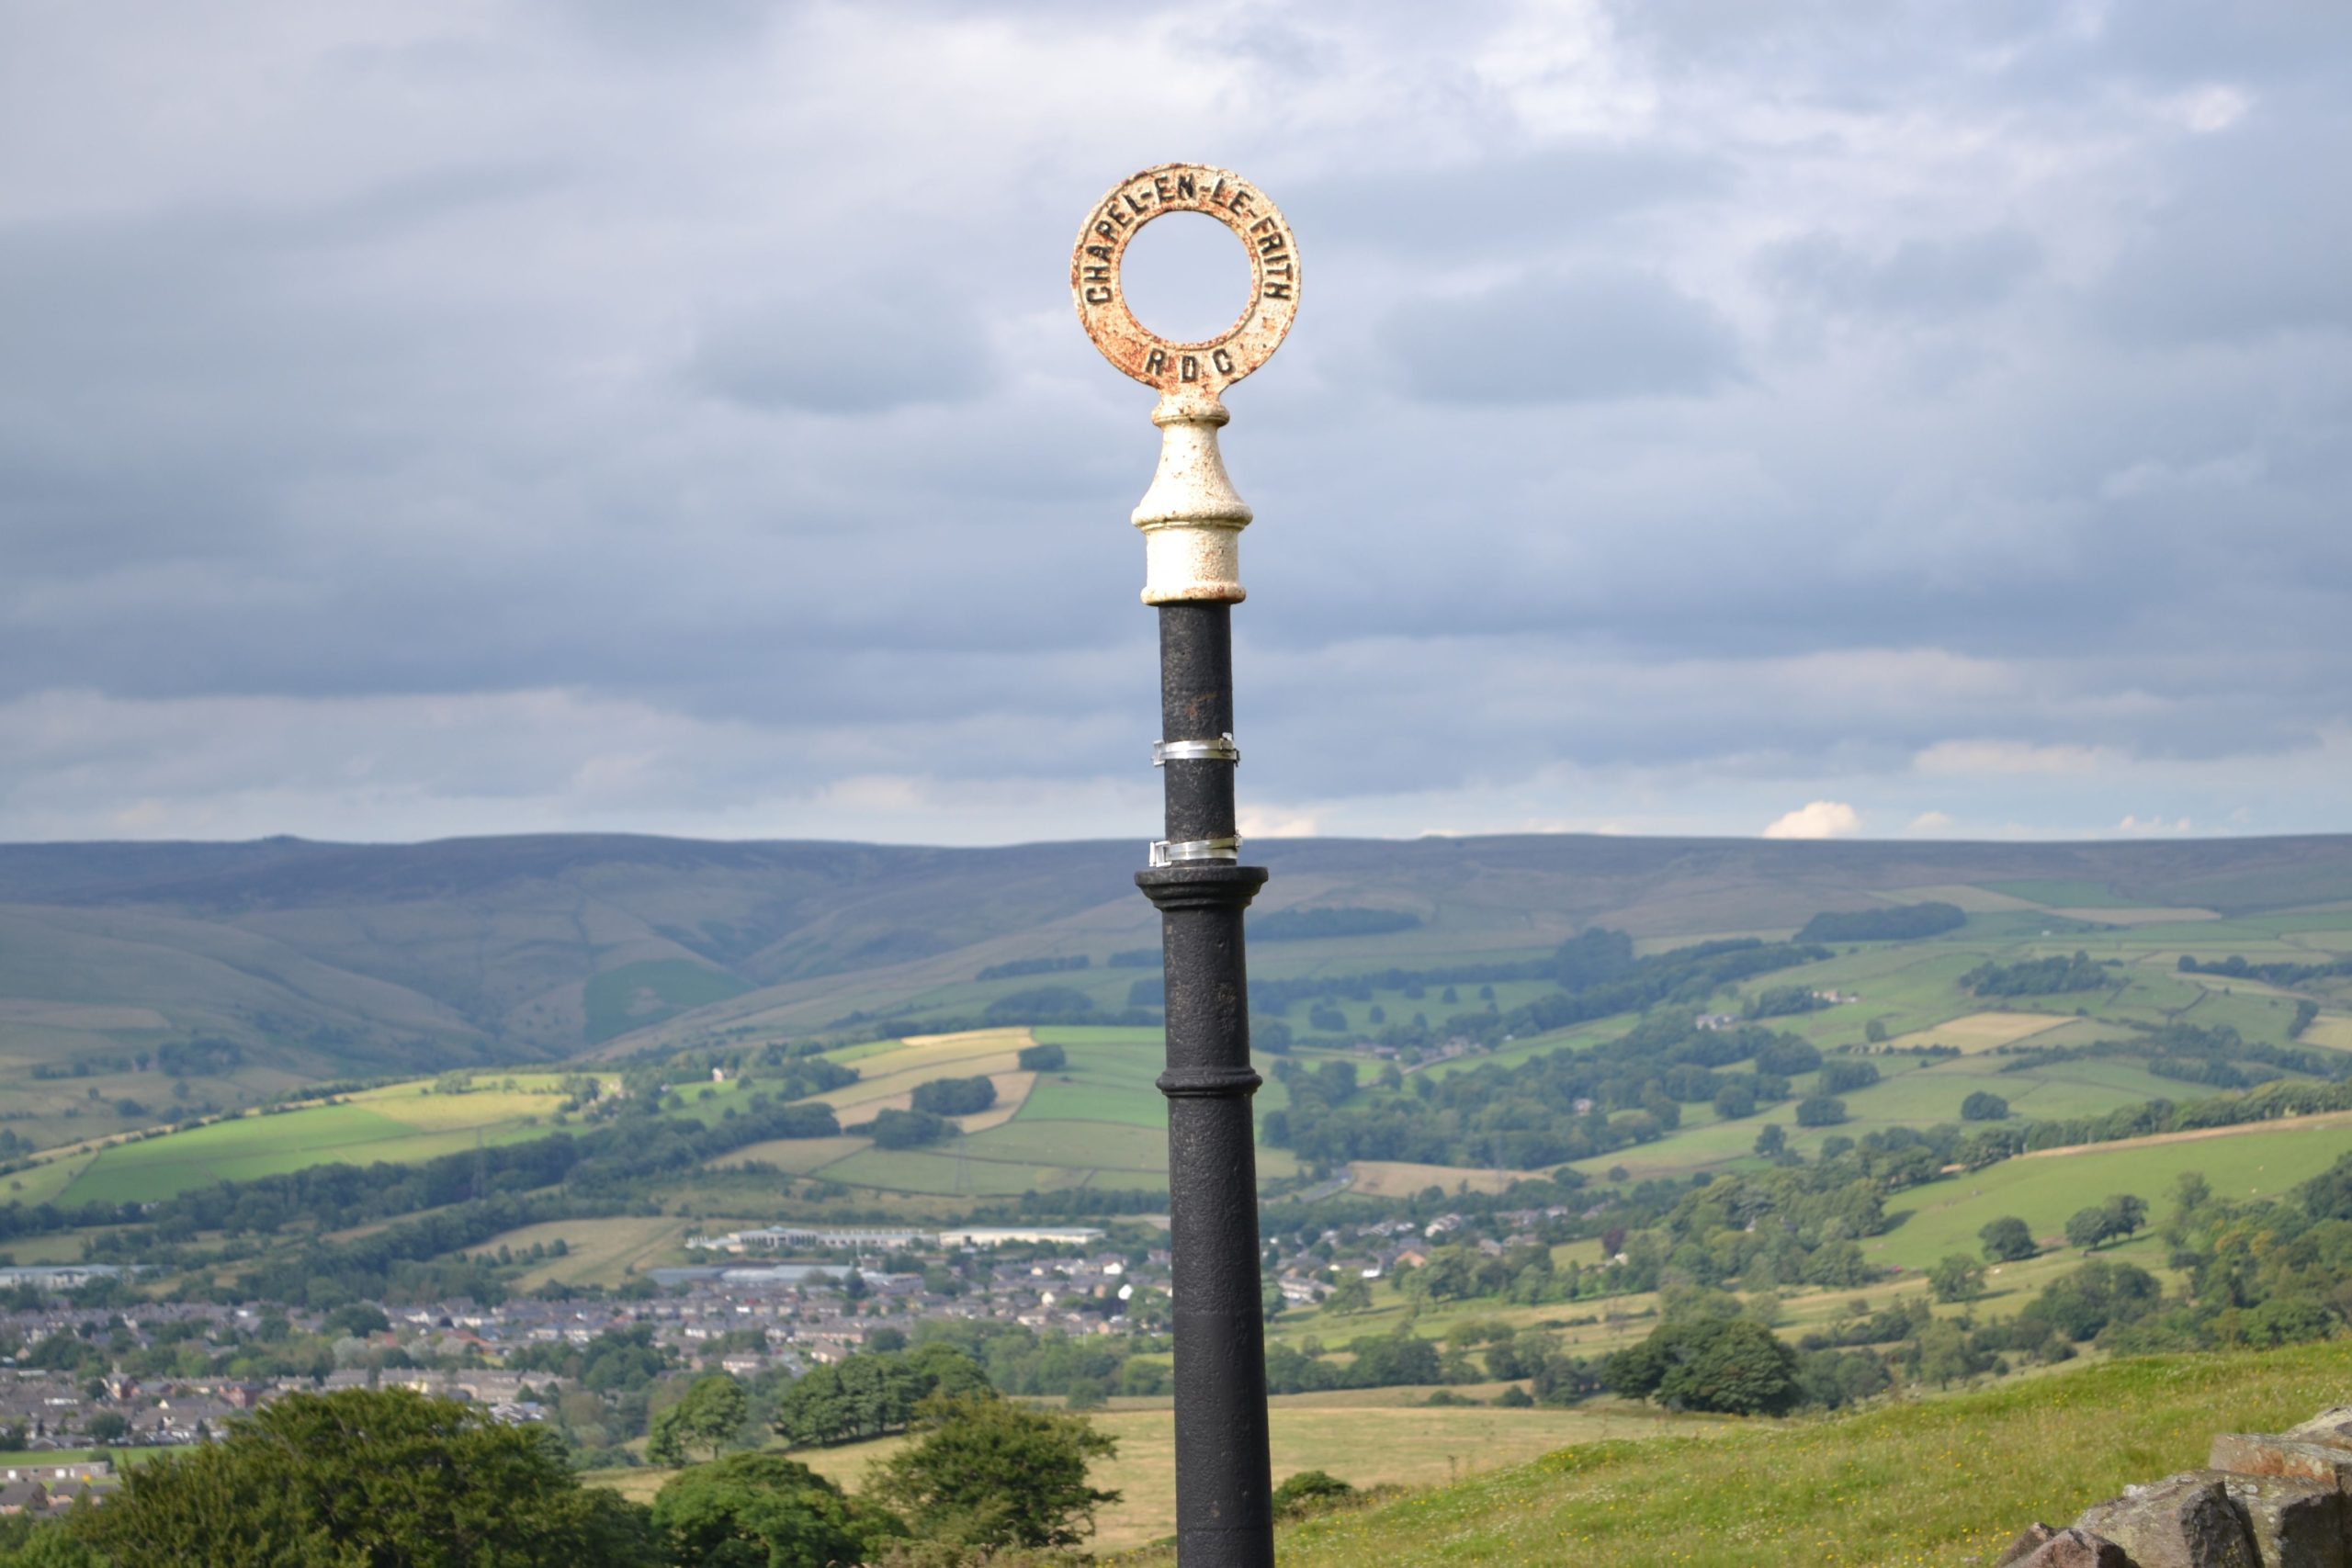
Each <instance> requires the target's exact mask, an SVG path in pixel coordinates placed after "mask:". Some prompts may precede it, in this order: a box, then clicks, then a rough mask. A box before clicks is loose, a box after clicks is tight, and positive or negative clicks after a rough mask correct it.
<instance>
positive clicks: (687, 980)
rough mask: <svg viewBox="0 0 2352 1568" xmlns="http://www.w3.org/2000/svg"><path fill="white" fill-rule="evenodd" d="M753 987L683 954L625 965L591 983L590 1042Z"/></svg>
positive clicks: (588, 992)
mask: <svg viewBox="0 0 2352 1568" xmlns="http://www.w3.org/2000/svg"><path fill="white" fill-rule="evenodd" d="M750 989H751V987H749V986H747V985H745V984H744V983H743V982H742V981H741V980H738V979H737V978H736V977H735V976H732V975H729V974H728V973H727V972H726V971H725V970H722V969H711V968H707V967H705V966H704V965H702V964H694V963H689V962H688V961H687V960H685V959H683V958H655V959H648V960H646V961H644V962H642V963H638V964H622V965H621V966H620V967H619V968H617V969H607V970H606V971H605V973H603V974H602V975H598V976H595V977H594V978H593V979H591V980H590V981H589V982H588V986H587V989H586V992H585V994H584V996H583V998H582V1005H583V1006H584V1007H585V1008H586V1010H587V1013H588V1043H590V1044H592V1045H597V1044H602V1043H604V1042H605V1041H607V1040H611V1039H613V1038H615V1037H616V1036H618V1035H622V1034H626V1033H628V1032H629V1031H630V1030H632V1029H643V1028H645V1027H647V1026H648V1025H649V1024H655V1023H660V1022H662V1021H663V1020H664V1019H670V1018H675V1017H676V1016H677V1015H678V1014H680V1013H682V1012H685V1011H687V1010H690V1009H693V1008H698V1007H707V1006H708V1005H709V1004H710V1003H712V1002H723V1001H726V1000H728V999H729V998H734V997H740V996H741V995H742V994H743V993H744V992H745V991H748V990H750Z"/></svg>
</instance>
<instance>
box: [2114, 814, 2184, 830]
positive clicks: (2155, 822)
mask: <svg viewBox="0 0 2352 1568" xmlns="http://www.w3.org/2000/svg"><path fill="white" fill-rule="evenodd" d="M2192 826H2193V824H2192V823H2191V822H2190V821H2189V819H2188V818H2186V817H2178V818H2174V819H2173V820H2172V821H2169V822H2167V821H2165V819H2164V818H2161V817H2135V816H2132V815H2131V813H2129V812H2126V813H2125V814H2124V817H2123V820H2122V821H2120V822H2118V823H2117V824H2116V825H2115V830H2116V831H2117V832H2119V833H2132V834H2146V833H2186V832H2188V831H2189V829H2190V828H2191V827H2192Z"/></svg>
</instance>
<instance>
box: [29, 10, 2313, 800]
mask: <svg viewBox="0 0 2352 1568" xmlns="http://www.w3.org/2000/svg"><path fill="white" fill-rule="evenodd" d="M686 9H687V10H689V11H691V13H692V15H691V16H688V15H686V14H684V12H681V11H680V10H679V8H677V7H662V6H650V5H639V4H634V3H631V0H595V3H594V4H591V5H584V6H534V5H525V6H511V7H491V8H488V9H484V8H481V7H479V6H471V5H467V4H460V3H458V0H418V3H417V4H415V5H413V6H401V7H390V8H376V7H368V8H356V9H354V8H334V7H325V8H322V7H314V6H301V5H299V4H295V3H294V0H282V3H264V4H257V5H254V6H250V7H242V8H238V9H237V10H236V11H235V12H233V13H211V14H208V15H206V16H202V17H199V16H197V15H195V14H193V13H186V12H175V11H169V10H166V11H164V12H160V13H159V12H155V11H153V10H152V9H141V8H134V7H130V6H127V5H117V4H116V3H115V0H92V3H91V4H89V5H87V6H73V7H54V6H38V5H33V4H29V3H27V0H0V28H5V36H6V37H7V38H8V39H9V40H10V44H9V48H8V49H7V50H6V51H0V149H6V153H5V156H6V158H7V160H8V167H9V169H10V177H9V178H8V179H7V180H6V181H0V836H106V835H111V834H135V835H143V836H153V835H171V834H184V835H192V836H210V835H215V834H227V833H241V832H272V831H281V830H285V831H298V832H309V833H314V834H343V835H346V836H355V837H391V836H402V835H409V834H416V833H424V832H450V831H486V830H494V829H517V828H533V827H629V828H649V829H662V830H675V831H707V832H724V833H763V834H777V835H793V836H824V835H829V834H838V835H845V836H856V835H872V836H883V837H894V838H900V839H907V838H914V839H952V840H1003V839H1011V838H1023V837H1049V836H1065V835H1069V834H1075V833H1104V832H1118V833H1127V832H1134V831H1140V830H1142V829H1145V828H1147V827H1148V824H1149V821H1150V817H1151V807H1150V792H1151V786H1152V782H1153V781H1152V778H1151V775H1150V773H1149V770H1148V767H1144V766H1142V765H1141V764H1140V761H1139V759H1140V758H1141V757H1142V756H1143V755H1144V754H1145V751H1146V750H1147V748H1148V740H1149V739H1150V736H1151V732H1152V719H1153V711H1154V710H1153V707H1152V703H1153V690H1154V686H1153V671H1152V668H1151V650H1152V635H1153V633H1152V624H1151V617H1150V615H1149V613H1148V611H1147V610H1145V609H1144V608H1143V607H1142V606H1141V605H1140V604H1137V602H1136V589H1137V586H1138V583H1139V580H1140V558H1139V557H1140V551H1139V548H1138V547H1137V542H1136V537H1135V536H1134V533H1133V531H1132V529H1130V528H1129V527H1128V526H1127V524H1126V514H1127V512H1128V509H1129V508H1130V507H1132V505H1133V504H1134V502H1135V501H1136V497H1137V496H1138V495H1139V494H1140V493H1141V491H1142V490H1143V488H1144V486H1145V484H1146V482H1147V481H1148V478H1149V475H1150V472H1151V468H1152V463H1153V458H1154V452H1155V447H1156V442H1157V438H1158V437H1157V433H1156V432H1155V431H1154V430H1153V428H1152V427H1151V425H1150V423H1148V412H1149V408H1150V399H1149V396H1148V393H1146V392H1145V391H1144V390H1143V389H1140V388H1137V387H1136V386H1134V385H1133V384H1131V383H1129V382H1127V381H1125V379H1124V378H1120V377H1118V376H1117V375H1116V374H1115V373H1114V372H1113V371H1111V370H1110V369H1109V367H1106V366H1104V365H1103V364H1102V363H1101V361H1100V360H1099V359H1098V358H1097V357H1096V355H1094V354H1093V352H1092V350H1091V347H1090V346H1089V345H1088V344H1086V343H1085V342H1084V340H1083V338H1082V336H1081V335H1080V333H1079V330H1078V327H1077V324H1076V322H1075V321H1074V320H1073V319H1072V312H1071V310H1070V306H1069V299H1068V294H1067V274H1066V267H1067V262H1068V247H1069V241H1070V237H1071V235H1072V233H1073V232H1074V231H1075V229H1076V226H1077V221H1078V219H1079V217H1080V214H1081V213H1082V212H1083V211H1084V210H1085V209H1086V206H1087V204H1088V203H1089V202H1091V200H1092V199H1093V197H1095V196H1096V195H1097V194H1099V192H1100V191H1101V190H1102V189H1103V187H1104V186H1106V185H1107V184H1108V183H1109V181H1110V180H1111V179H1112V178H1113V177H1115V176H1116V175H1119V174H1122V173H1124V172H1125V171H1127V170H1129V169H1132V168H1135V167H1138V166H1141V165H1144V164H1150V163H1156V162H1159V161H1163V160H1166V159H1169V158H1175V157H1197V158H1202V159H1204V160H1207V161H1211V162H1216V163H1219V164H1227V165H1229V166H1232V167H1234V168H1237V169H1239V170H1241V171H1243V172H1244V173H1245V174H1247V175H1250V177H1251V178H1253V179H1257V180H1262V181H1263V182H1265V186H1266V188H1267V189H1268V190H1269V191H1271V192H1272V193H1273V194H1274V195H1275V196H1276V197H1277V198H1278V199H1280V200H1281V201H1282V202H1283V206H1284V208H1285V209H1286V211H1287V212H1288V214H1289V216H1290V217H1291V219H1292V220H1293V222H1294V224H1295V228H1296V231H1297V233H1298V236H1299V243H1300V246H1301V251H1302V254H1303V255H1304V258H1305V266H1306V279H1307V282H1306V294H1307V296H1308V298H1307V299H1306V305H1305V309H1304V310H1303V312H1302V315H1301V317H1300V321H1299V325H1298V328H1297V331H1296V332H1295V333H1294V334H1293V336H1292V338H1291V340H1290V342H1289V343H1288V344H1285V346H1284V348H1283V352H1282V355H1280V357H1279V358H1278V359H1277V360H1276V361H1275V362H1274V363H1273V364H1272V366H1271V367H1268V368H1267V369H1266V370H1265V371H1264V372H1262V373H1261V375H1260V376H1259V377H1257V378H1253V379H1252V380H1250V382H1248V383H1246V384H1245V385H1243V386H1242V387H1240V388H1238V389H1236V391H1235V392H1234V394H1233V396H1232V398H1231V406H1232V409H1233V412H1234V415H1235V419H1234V423H1233V424H1232V425H1231V426H1229V427H1228V428H1227V431H1226V432H1225V435H1224V441H1225V449H1226V454H1227V461H1228V464H1229V466H1230V468H1231V469H1232V471H1233V474H1234V477H1235V479H1236V481H1237V483H1238V486H1239V488H1240V490H1241V491H1242V493H1243V494H1244V495H1245V496H1247V497H1248V498H1249V500H1250V502H1251V503H1252V505H1253V506H1255V507H1256V509H1257V512H1258V522H1257V523H1256V524H1255V525H1253V526H1252V528H1251V530H1250V533H1249V535H1248V536H1247V538H1246V541H1245V544H1244V549H1243V561H1244V567H1243V571H1244V578H1245V580H1246V581H1248V583H1249V585H1250V601H1249V603H1248V604H1246V605H1244V606H1243V607H1242V608H1241V609H1240V611H1239V612H1238V617H1237V627H1238V637H1239V638H1240V659H1241V669H1242V690H1241V694H1240V705H1241V713H1242V721H1243V723H1244V725H1245V726H1246V727H1247V728H1249V729H1250V735H1249V736H1247V737H1245V749H1246V750H1247V753H1248V755H1249V757H1250V763H1249V767H1248V771H1247V777H1246V793H1247V795H1248V796H1249V798H1250V799H1251V800H1253V801H1255V802H1257V803H1259V804H1260V806H1261V807H1262V808H1263V809H1264V810H1265V812H1266V813H1267V815H1266V818H1265V821H1266V822H1268V823H1271V824H1273V825H1275V826H1284V825H1287V826H1290V827H1312V828H1319V829H1322V830H1355V831H1383V832H1386V831H1397V832H1404V831H1419V830H1423V829H1462V830H1469V829H1508V828H1518V827H1523V826H1531V825H1532V826H1558V825H1570V826H1574V825H1585V826H1594V825H1600V826H1609V825H1617V826H1625V825H1632V826H1637V827H1648V828H1657V829H1673V828H1680V829H1704V830H1728V831H1752V830H1754V829H1757V828H1758V827H1760V826H1761V825H1762V823H1763V822H1765V821H1768V820H1770V818H1772V817H1775V816H1778V815H1779V814H1780V813H1781V812H1782V811H1785V810H1787V809H1789V808H1791V807H1795V806H1799V805H1802V804H1804V802H1805V801H1808V800H1815V799H1837V800H1846V801H1850V802H1852V803H1853V804H1854V805H1855V806H1856V807H1857V809H1858V810H1859V811H1860V814H1861V816H1862V818H1863V819H1864V820H1865V821H1866V822H1867V823H1868V824H1870V825H1871V829H1872V830H1881V829H1883V830H1888V831H1899V830H1901V829H1902V828H1903V827H1904V824H1905V822H1906V821H1908V820H1909V819H1910V818H1911V817H1912V816H1914V815H1918V814H1922V813H1930V812H1932V813H1936V814H1939V815H1940V816H1941V817H1949V818H1956V819H1957V820H1958V822H1959V824H1960V826H1961V828H1962V829H1965V830H1982V831H2010V830H2015V831H2048V832H2055V831H2074V832H2094V831H2104V830H2109V829H2112V828H2113V827H2114V825H2115V823H2116V822H2117V821H2118V820H2119V819H2120V818H2124V817H2126V816H2127V815H2129V816H2132V817H2134V818H2138V819H2144V818H2148V817H2149V816H2150V815H2152V814H2155V813H2161V814H2162V815H2163V816H2164V817H2165V818H2166V819H2168V820H2170V819H2177V818H2179V817H2183V816H2193V817H2195V818H2197V819H2198V820H2199V823H2200V824H2203V825H2208V826H2211V827H2213V828H2216V829H2220V828H2224V827H2233V828H2235V827H2244V828H2250V829H2290V828H2291V829H2319V828H2341V827H2344V826H2346V824H2345V822H2344V821H2343V819H2342V810H2343V797H2344V796H2343V790H2342V788H2341V782H2342V777H2343V776H2344V771H2345V769H2346V767H2347V766H2352V761H2347V760H2346V751H2347V749H2352V704H2347V701H2346V697H2345V696H2344V693H2346V691H2352V644H2347V643H2346V640H2345V638H2344V637H2342V635H2341V627H2342V626H2343V625H2344V624H2345V623H2346V617H2347V612H2352V531H2348V530H2346V529H2345V528H2344V527H2343V525H2342V505H2341V497H2342V496H2343V495H2344V494H2345V493H2346V490H2347V488H2352V439H2347V436H2352V431H2348V430H2347V428H2346V426H2347V424H2352V413H2348V412H2347V411H2352V355H2347V353H2346V346H2347V344H2346V337H2347V335H2352V293H2347V285H2346V276H2352V273H2347V269H2346V268H2345V267H2344V266H2343V265H2341V258H2342V257H2343V255H2344V254H2346V248H2347V240H2352V234H2347V232H2346V210H2347V209H2346V205H2345V204H2344V203H2342V202H2340V201H2333V200H2330V199H2328V197H2329V196H2330V195H2332V190H2331V188H2330V187H2329V186H2327V184H2326V181H2325V175H2326V172H2327V171H2329V170H2331V169H2333V168H2334V167H2335V165H2336V164H2341V163H2343V162H2344V161H2345V160H2346V156H2347V155H2352V113H2347V111H2346V109H2345V108H2344V107H2343V106H2344V105H2345V104H2346V103H2347V102H2352V95H2347V94H2346V86H2347V85H2352V84H2347V81H2346V78H2347V76H2352V66H2347V65H2346V60H2347V59H2348V58H2352V51H2347V50H2346V48H2345V44H2346V41H2347V39H2346V28H2347V23H2346V20H2345V18H2344V17H2343V16H2342V15H2339V13H2340V12H2341V10H2342V8H2341V7H2321V6H2303V5H2297V4H2290V3H2287V0H2278V3H2258V4H2250V5H2248V6H2230V7H2213V6H2202V5H2196V4H2190V3H2188V0H2180V3H2177V4H2175V3H2172V0H2164V3H2159V4H2150V5H2133V6H2098V5H2088V4H2084V5H2076V4H2064V5H2058V6H2050V5H2041V4H2027V3H2025V0H2016V3H2008V0H2003V3H2000V4H1993V5H1986V6H1931V5H1925V4H1922V5H1916V6H1912V5H1905V6H1894V7H1888V6H1875V5H1862V4H1859V3H1854V0H1809V3H1792V4H1788V5H1774V6H1757V5H1749V4H1744V3H1738V4H1735V3H1729V0H1724V3H1714V0H1657V3H1654V4H1642V5H1632V4H1621V5H1605V6H1595V7H1589V8H1563V7H1559V6H1550V5H1542V4H1535V3H1532V0H1530V3H1527V4H1523V5H1505V6H1496V7H1491V8H1480V9H1477V10H1475V11H1472V12H1467V13H1464V12H1461V11H1458V10H1457V11H1453V12H1448V13H1445V14H1444V15H1442V16H1440V15H1438V14H1435V13H1431V12H1430V11H1429V10H1428V9H1427V8H1426V7H1421V6H1406V5H1402V4H1393V5H1392V4H1384V5H1375V6H1360V7H1350V8H1346V9H1345V10H1344V11H1334V10H1332V9H1330V8H1324V7H1307V6H1263V5H1255V4H1242V3H1240V0H1233V3H1230V4H1227V3H1224V0H1213V3H1212V4H1210V5H1209V6H1207V7H1206V8H1205V9H1204V8H1203V7H1202V6H1198V5H1188V6H1175V5H1173V4H1168V5H1153V6H1138V7H1131V8H1129V9H1128V10H1127V11H1125V12H1124V13H1123V23H1122V28H1121V29H1119V30H1118V31H1117V32H1116V33H1115V34H1114V33H1111V32H1107V31H1106V30H1105V29H1103V28H1102V27H1100V26H1099V25H1098V18H1097V14H1096V12H1095V11H1094V10H1092V9H1090V8H1088V7H1084V6H1077V5H1075V4H1059V3H1056V4H1046V5H1010V4H1004V5H994V4H982V5H971V6H964V5H947V4H944V0H943V3H937V4H927V5H918V6H906V7H895V6H894V7H882V6H858V5H853V4H847V3H834V4H816V5H809V6H767V5H760V4H750V3H741V4H735V3H729V4H725V5H714V6H695V7H689V8H686ZM1138 62H1148V68H1146V67H1145V66H1143V65H1139V64H1138ZM1138 265H1139V266H1140V265H1141V264H1138ZM1170 265H1171V266H1174V267H1176V269H1177V270H1178V271H1179V272H1181V271H1182V266H1183V265H1185V264H1184V263H1183V261H1182V258H1181V257H1180V258H1178V259H1177V260H1176V261H1173V262H1171V263H1170ZM1139 280H1140V279H1139ZM1159 283H1160V284H1161V285H1163V286H1164V288H1163V297H1165V298H1168V299H1172V300H1176V301H1178V302H1180V303H1182V302H1185V301H1187V300H1191V299H1193V296H1194V295H1197V300H1196V301H1194V302H1200V303H1203V304H1204V308H1209V307H1215V306H1217V304H1218V302H1219V301H1221V300H1222V299H1224V295H1223V293H1222V292H1221V289H1222V287H1223V286H1222V285H1221V284H1218V285H1215V286H1212V285H1209V284H1204V285H1202V286H1201V287H1200V288H1197V289H1193V290H1192V291H1191V292H1190V293H1188V291H1187V289H1186V288H1185V287H1184V286H1183V280H1182V278H1181V277H1174V278H1169V277H1162V278H1161V279H1159ZM1253 830H1263V829H1262V828H1261V829H1253Z"/></svg>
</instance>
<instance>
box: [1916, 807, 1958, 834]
mask: <svg viewBox="0 0 2352 1568" xmlns="http://www.w3.org/2000/svg"><path fill="white" fill-rule="evenodd" d="M1951 822H1952V819H1951V813H1950V812H1947V811H1922V812H1921V813H1919V815H1918V816H1917V817H1914V818H1911V825H1910V826H1909V827H1908V828H1905V829H1904V831H1905V832H1906V833H1924V834H1935V833H1945V832H1949V831H1951Z"/></svg>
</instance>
